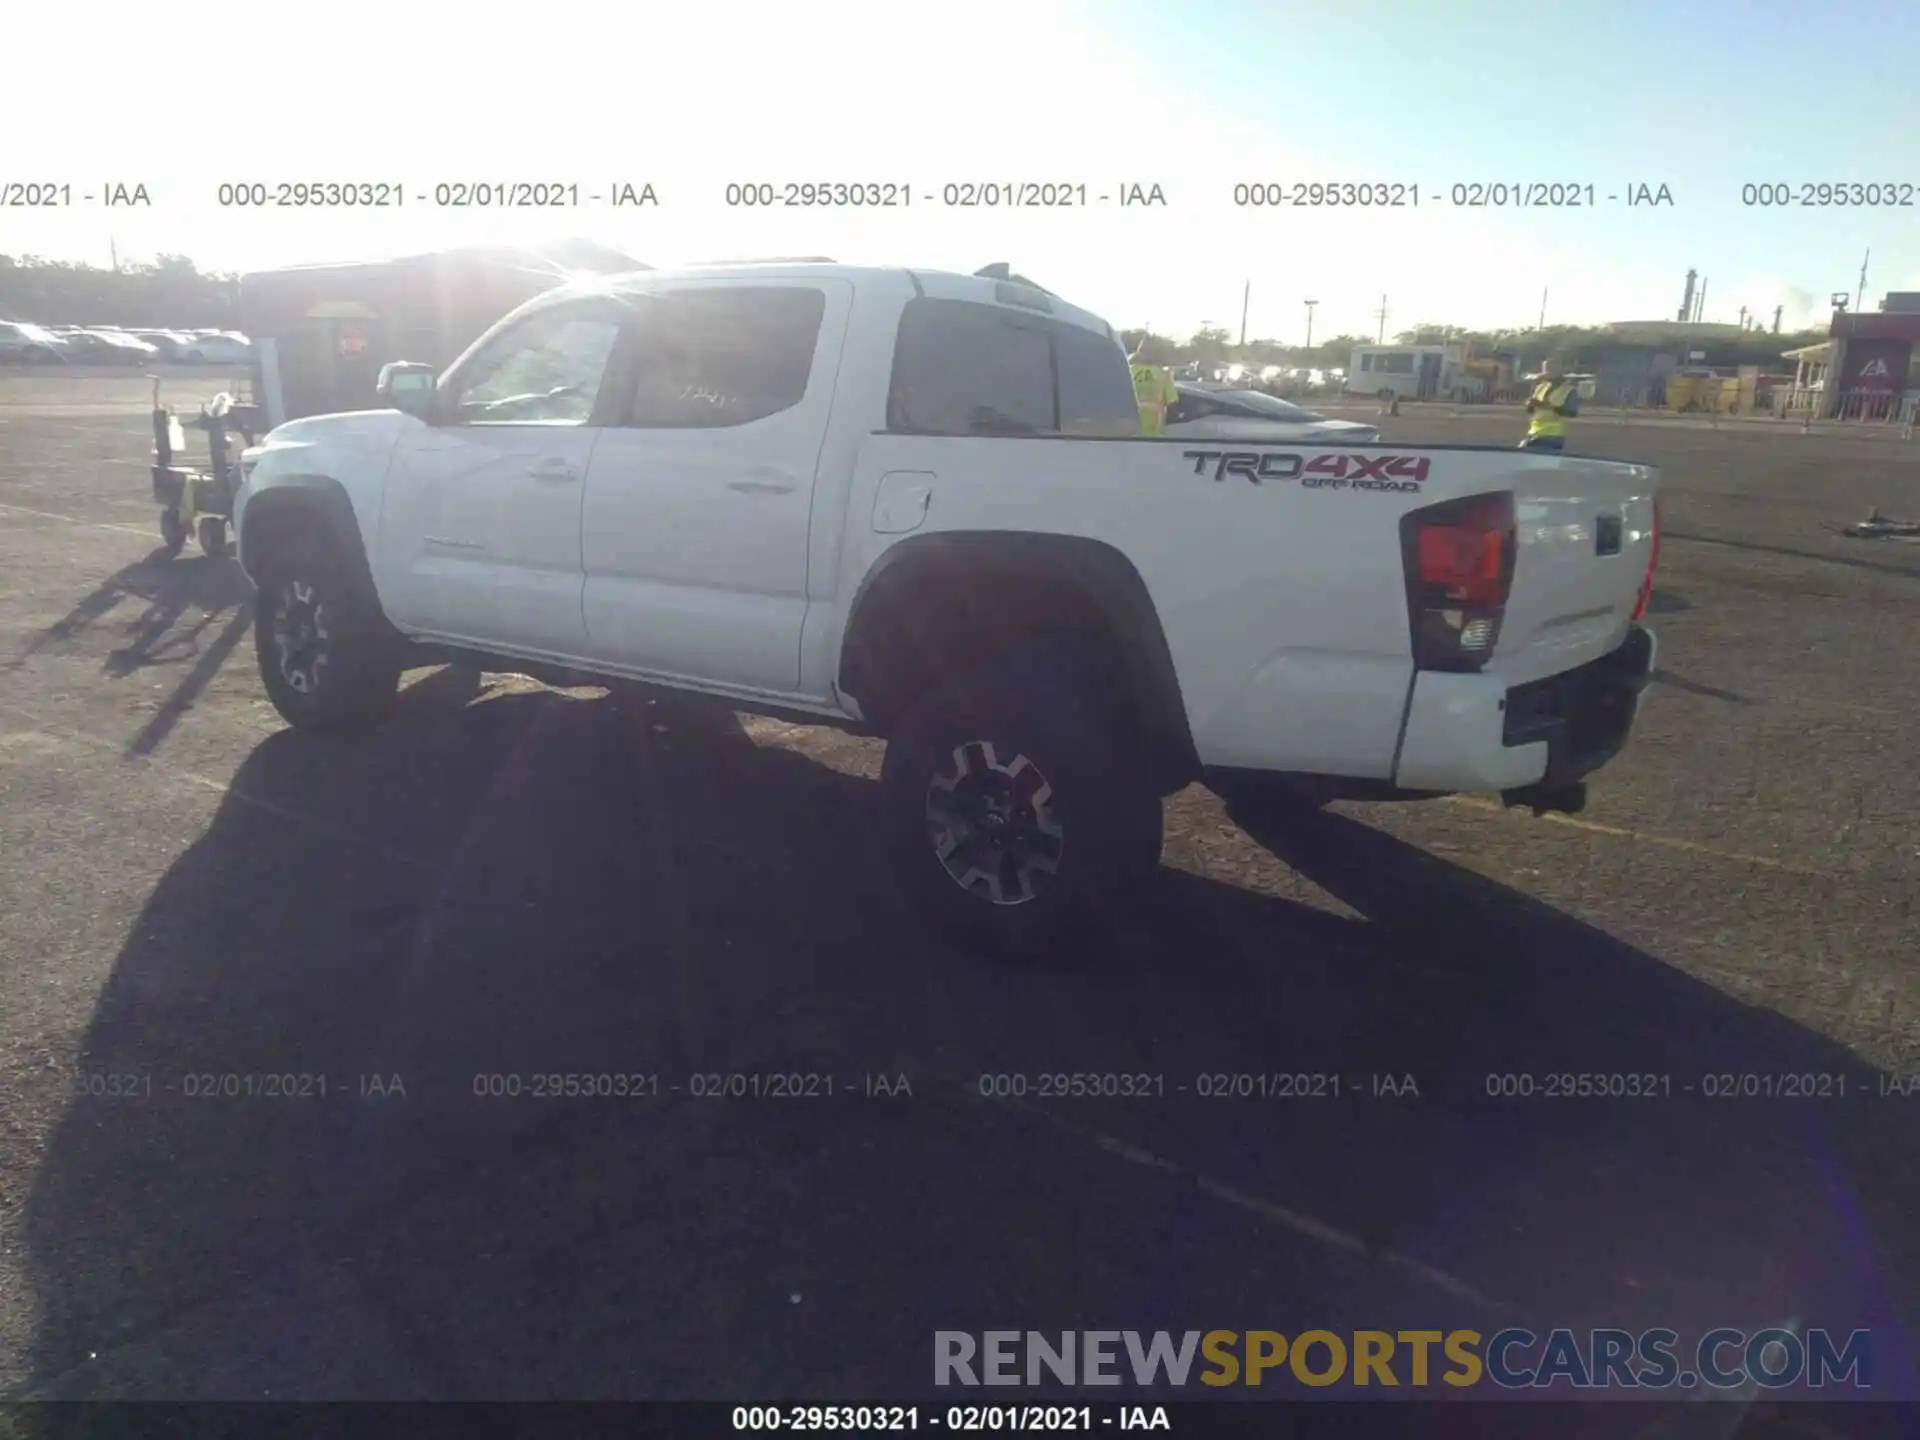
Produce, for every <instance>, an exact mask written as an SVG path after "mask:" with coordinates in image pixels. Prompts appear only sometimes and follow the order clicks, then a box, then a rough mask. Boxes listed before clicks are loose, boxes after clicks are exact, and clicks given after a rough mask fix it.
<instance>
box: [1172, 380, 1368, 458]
mask: <svg viewBox="0 0 1920 1440" xmlns="http://www.w3.org/2000/svg"><path fill="white" fill-rule="evenodd" d="M1173 388H1174V389H1175V390H1176V391H1177V392H1178V393H1179V399H1177V400H1176V401H1174V403H1173V404H1172V405H1171V406H1170V407H1168V410H1167V419H1166V431H1165V433H1166V434H1167V435H1169V436H1187V437H1192V438H1196V439H1207V440H1266V441H1273V442H1275V443H1284V444H1304V443H1307V442H1313V443H1315V444H1318V443H1320V442H1323V441H1334V442H1340V441H1352V442H1354V443H1357V444H1363V445H1364V444H1370V443H1372V442H1373V441H1375V440H1378V439H1379V438H1380V429H1379V427H1378V426H1377V425H1364V424H1361V423H1360V422H1359V421H1355V420H1334V419H1331V418H1329V417H1328V416H1325V415H1322V414H1321V413H1320V412H1319V411H1317V410H1308V409H1306V408H1305V407H1303V406H1300V405H1295V404H1293V403H1292V402H1291V401H1288V400H1282V399H1280V398H1279V397H1278V396H1275V395H1268V394H1265V393H1264V392H1262V391H1259V390H1237V389H1230V388H1223V387H1219V386H1212V385H1199V384H1193V383H1190V382H1188V381H1184V380H1177V381H1175V382H1174V387H1173Z"/></svg>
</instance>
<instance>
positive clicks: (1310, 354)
mask: <svg viewBox="0 0 1920 1440" xmlns="http://www.w3.org/2000/svg"><path fill="white" fill-rule="evenodd" d="M1319 303H1320V302H1319V301H1318V300H1309V301H1307V302H1306V306H1307V363H1308V364H1309V365H1311V364H1312V363H1313V307H1314V306H1316V305H1318V304H1319Z"/></svg>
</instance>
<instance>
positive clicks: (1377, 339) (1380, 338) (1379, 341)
mask: <svg viewBox="0 0 1920 1440" xmlns="http://www.w3.org/2000/svg"><path fill="white" fill-rule="evenodd" d="M1373 343H1374V344H1376V345H1384V344H1386V343H1387V297H1386V296H1384V295H1382V296H1381V297H1380V329H1379V331H1378V333H1376V334H1375V335H1374V337H1373Z"/></svg>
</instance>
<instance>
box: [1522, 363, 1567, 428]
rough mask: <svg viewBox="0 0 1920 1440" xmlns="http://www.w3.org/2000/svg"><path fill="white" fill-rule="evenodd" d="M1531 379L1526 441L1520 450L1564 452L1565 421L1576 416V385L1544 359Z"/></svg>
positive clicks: (1558, 367) (1557, 367)
mask: <svg viewBox="0 0 1920 1440" xmlns="http://www.w3.org/2000/svg"><path fill="white" fill-rule="evenodd" d="M1533 378H1534V383H1533V393H1532V394H1531V395H1529V396H1528V397H1527V417H1528V418H1527V438H1526V439H1524V440H1522V441H1521V442H1520V448H1521V449H1522V450H1552V451H1556V452H1557V451H1562V450H1565V449H1566V448H1567V421H1568V420H1570V419H1572V418H1573V417H1574V416H1576V415H1578V414H1579V413H1580V382H1579V381H1577V380H1569V379H1567V378H1566V377H1565V376H1563V375H1562V374H1561V373H1560V362H1559V361H1558V360H1555V359H1554V358H1553V357H1552V356H1548V357H1547V358H1546V359H1545V360H1544V361H1542V362H1541V364H1540V373H1539V374H1538V375H1536V376H1534V377H1533Z"/></svg>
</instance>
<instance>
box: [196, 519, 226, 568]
mask: <svg viewBox="0 0 1920 1440" xmlns="http://www.w3.org/2000/svg"><path fill="white" fill-rule="evenodd" d="M194 538H195V539H196V540H198V541H199V542H200V553H201V554H203V555H205V556H206V557H207V558H208V559H210V560H218V559H220V558H221V557H222V556H223V555H225V554H226V553H227V522H226V520H225V518H224V517H222V516H219V515H203V516H201V517H200V522H199V524H198V525H196V526H195V527H194Z"/></svg>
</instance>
